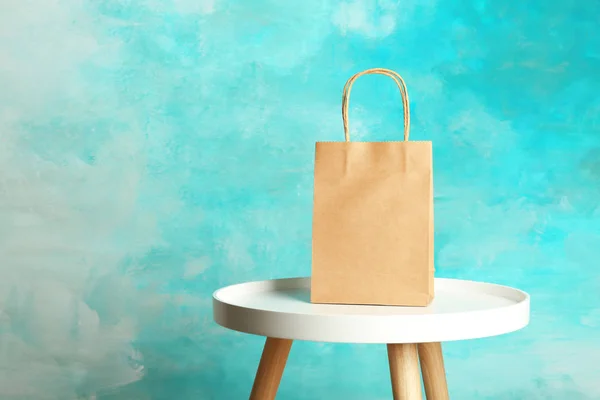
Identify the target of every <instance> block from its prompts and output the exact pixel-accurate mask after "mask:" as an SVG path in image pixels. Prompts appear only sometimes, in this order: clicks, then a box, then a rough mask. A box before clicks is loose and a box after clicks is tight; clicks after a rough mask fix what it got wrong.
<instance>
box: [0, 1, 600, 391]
mask: <svg viewBox="0 0 600 400" xmlns="http://www.w3.org/2000/svg"><path fill="white" fill-rule="evenodd" d="M599 20H600V3H599V2H597V1H592V0H587V1H586V0H580V1H570V0H553V1H545V0H532V1H495V2H491V1H483V0H481V1H469V0H446V1H438V0H423V1H419V0H405V1H393V0H379V1H375V0H351V1H324V0H303V1H284V0H280V1H274V0H271V1H268V0H260V1H259V0H254V1H248V0H246V1H244V0H240V1H233V0H164V1H159V0H122V1H109V0H106V1H92V0H48V1H32V0H0V141H1V142H0V307H1V308H0V398H2V399H3V400H4V399H6V400H11V399H60V400H67V399H76V398H81V399H83V398H85V399H94V398H95V399H110V400H125V399H127V400H129V399H133V400H135V399H174V400H187V399H194V400H197V399H199V400H205V399H206V400H208V399H226V400H228V399H243V398H247V395H248V393H249V389H250V387H251V383H252V379H253V375H254V373H255V368H256V365H257V362H258V359H259V356H260V351H261V346H262V339H261V338H258V337H251V336H247V335H243V334H236V333H232V332H229V331H226V330H224V329H222V328H220V327H218V326H216V325H215V324H214V323H213V322H212V310H211V293H212V292H213V290H215V289H217V288H218V287H220V286H223V285H227V284H231V283H234V282H241V281H247V280H258V279H266V278H272V277H289V276H301V275H308V274H309V273H310V234H311V232H310V227H311V206H312V169H313V151H314V142H315V141H317V140H342V139H343V132H342V124H341V117H340V101H341V90H342V86H343V84H344V82H345V81H346V79H347V78H348V77H349V76H351V75H352V74H353V73H355V72H357V71H359V70H362V69H366V68H370V67H388V68H392V69H394V70H396V71H398V72H400V73H401V74H402V75H403V76H404V77H405V79H406V81H407V84H408V88H409V93H410V95H411V100H412V109H413V113H412V116H413V130H412V135H411V137H412V138H414V139H416V140H433V142H434V157H435V200H436V205H435V212H436V267H437V274H438V276H443V277H462V278H469V279H477V280H485V281H492V282H498V283H503V284H509V285H516V286H518V287H520V288H522V289H525V290H527V291H529V292H530V293H531V295H532V299H533V302H532V323H531V325H530V327H529V328H527V329H526V330H524V331H521V332H518V333H515V334H512V335H507V336H504V337H499V338H492V339H483V340H477V341H471V342H462V343H449V344H448V345H447V346H446V347H445V349H446V358H447V369H448V376H449V385H450V391H451V395H452V397H453V398H454V399H460V400H465V399H498V400H500V399H503V400H504V399H505V400H513V399H527V400H531V399H556V400H562V399H569V400H571V399H600V381H598V374H599V368H600V367H598V365H599V360H600V261H599V260H600V96H599V95H598V93H600V36H599V35H598V21H599ZM351 119H352V121H351V123H352V127H353V129H354V133H353V135H354V138H357V139H360V140H382V139H396V138H400V134H401V123H402V120H401V108H400V103H399V96H398V94H397V90H396V88H395V86H394V84H393V82H392V81H390V80H386V78H383V77H371V76H369V77H365V78H362V79H361V80H360V81H359V82H358V83H357V84H356V85H355V91H354V92H353V104H352V107H351ZM280 398H281V399H297V400H300V399H325V398H327V399H336V400H337V399H340V400H342V399H344V400H346V399H347V400H362V399H369V400H373V399H375V400H377V399H389V398H391V388H390V383H389V375H388V367H387V358H386V355H385V348H384V347H382V346H373V345H369V346H367V345H356V346H350V345H330V344H318V343H296V344H295V345H294V348H293V349H292V354H291V356H290V360H289V365H288V368H287V370H286V373H285V375H284V378H283V382H282V386H281V389H280Z"/></svg>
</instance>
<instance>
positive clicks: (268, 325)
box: [213, 278, 529, 343]
mask: <svg viewBox="0 0 600 400" xmlns="http://www.w3.org/2000/svg"><path fill="white" fill-rule="evenodd" d="M213 314H214V319H215V321H216V322H217V323H218V324H219V325H221V326H223V327H225V328H229V329H233V330H236V331H240V332H245V333H251V334H255V335H262V336H269V337H277V338H285V339H294V340H311V341H318V342H340V343H426V342H445V341H452V340H464V339H475V338H482V337H489V336H496V335H501V334H505V333H509V332H513V331H516V330H519V329H521V328H523V327H525V326H526V325H527V324H528V323H529V295H528V294H527V293H525V292H523V291H520V290H518V289H513V288H511V287H507V286H500V285H495V284H490V283H482V282H473V281H464V280H458V279H443V278H436V279H435V298H434V300H433V302H432V303H431V304H430V305H429V306H428V307H395V306H367V305H337V304H313V303H311V302H310V278H290V279H275V280H268V281H260V282H249V283H242V284H238V285H232V286H228V287H225V288H222V289H219V290H217V291H216V292H215V293H214V295H213Z"/></svg>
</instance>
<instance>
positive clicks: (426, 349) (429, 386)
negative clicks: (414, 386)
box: [418, 343, 450, 400]
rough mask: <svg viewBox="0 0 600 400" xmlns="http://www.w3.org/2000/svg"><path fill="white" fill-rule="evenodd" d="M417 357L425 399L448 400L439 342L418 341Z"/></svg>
mask: <svg viewBox="0 0 600 400" xmlns="http://www.w3.org/2000/svg"><path fill="white" fill-rule="evenodd" d="M418 348H419V359H420V360H421V372H422V374H423V384H424V386H425V394H426V395H427V400H449V399H450V397H449V395H448V384H447V383H446V370H445V369H444V356H443V355H442V344H441V343H420V344H419V345H418Z"/></svg>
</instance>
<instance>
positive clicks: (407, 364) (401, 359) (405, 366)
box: [387, 344, 422, 400]
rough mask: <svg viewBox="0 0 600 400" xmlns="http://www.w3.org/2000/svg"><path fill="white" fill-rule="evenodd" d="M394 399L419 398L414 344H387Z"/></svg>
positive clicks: (407, 399) (419, 376)
mask: <svg viewBox="0 0 600 400" xmlns="http://www.w3.org/2000/svg"><path fill="white" fill-rule="evenodd" d="M387 351H388V359H389V361H390V375H391V377H392V392H393V393H394V400H421V399H422V397H421V374H420V372H419V357H418V355H417V345H416V344H388V345H387Z"/></svg>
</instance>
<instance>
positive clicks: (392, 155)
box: [311, 68, 434, 306]
mask: <svg viewBox="0 0 600 400" xmlns="http://www.w3.org/2000/svg"><path fill="white" fill-rule="evenodd" d="M367 74H382V75H386V76H389V77H390V78H392V79H393V80H394V81H395V82H396V84H397V85H398V87H399V88H400V94H401V95H402V104H403V108H404V141H390V142H351V141H350V133H349V125H348V102H349V99H350V90H351V88H352V84H353V83H354V81H355V80H356V79H357V78H359V77H360V76H362V75H367ZM342 120H343V123H344V134H345V137H346V141H345V142H317V144H316V153H315V171H314V174H315V175H314V209H313V243H312V280H311V301H312V302H313V303H337V304H373V305H375V304H378V305H395V306H427V305H428V304H429V303H430V302H431V301H432V299H433V295H434V293H433V273H434V267H433V173H432V145H431V142H425V141H420V142H416V141H409V140H408V138H409V133H410V110H409V100H408V93H407V90H406V85H405V83H404V80H403V79H402V78H401V77H400V75H398V74H397V73H395V72H394V71H391V70H387V69H383V68H374V69H369V70H366V71H363V72H359V73H357V74H356V75H354V76H353V77H351V78H350V79H349V80H348V82H347V83H346V86H345V87H344V92H343V97H342Z"/></svg>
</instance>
